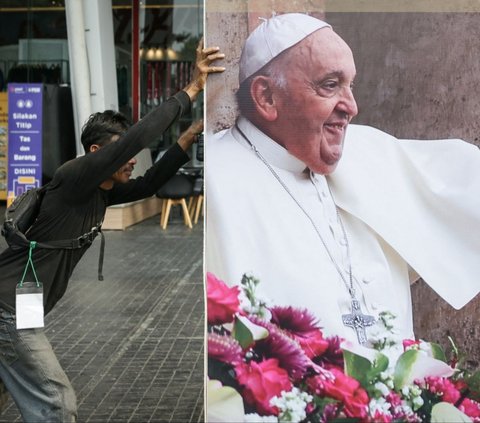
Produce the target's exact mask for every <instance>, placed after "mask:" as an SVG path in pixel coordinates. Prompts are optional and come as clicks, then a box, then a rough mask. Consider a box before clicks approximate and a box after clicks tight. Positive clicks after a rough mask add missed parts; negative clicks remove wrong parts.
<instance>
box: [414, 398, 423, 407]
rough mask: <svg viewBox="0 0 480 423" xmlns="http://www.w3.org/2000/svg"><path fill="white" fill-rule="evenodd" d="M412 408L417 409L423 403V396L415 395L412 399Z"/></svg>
mask: <svg viewBox="0 0 480 423" xmlns="http://www.w3.org/2000/svg"><path fill="white" fill-rule="evenodd" d="M412 403H413V409H414V410H418V409H419V408H420V407H421V406H422V405H423V398H422V397H415V398H413V400H412Z"/></svg>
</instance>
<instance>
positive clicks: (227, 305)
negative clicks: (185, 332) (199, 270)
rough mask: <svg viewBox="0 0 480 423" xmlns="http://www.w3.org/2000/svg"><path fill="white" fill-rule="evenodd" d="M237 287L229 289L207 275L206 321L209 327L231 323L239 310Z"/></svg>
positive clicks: (210, 274) (221, 282)
mask: <svg viewBox="0 0 480 423" xmlns="http://www.w3.org/2000/svg"><path fill="white" fill-rule="evenodd" d="M239 293H240V289H239V288H238V286H234V287H232V288H229V287H228V286H227V285H226V284H225V282H223V281H221V280H220V279H217V278H216V277H215V276H214V275H213V274H212V273H210V272H208V273H207V319H208V324H209V325H221V324H223V323H230V322H232V321H233V316H234V314H235V313H236V312H238V310H239V306H240V300H239V299H238V294H239Z"/></svg>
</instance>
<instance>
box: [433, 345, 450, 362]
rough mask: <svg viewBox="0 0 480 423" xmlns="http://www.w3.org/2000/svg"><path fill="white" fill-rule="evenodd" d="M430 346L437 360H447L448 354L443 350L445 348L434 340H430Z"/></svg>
mask: <svg viewBox="0 0 480 423" xmlns="http://www.w3.org/2000/svg"><path fill="white" fill-rule="evenodd" d="M430 347H431V348H432V356H433V358H436V359H437V360H441V361H443V362H444V363H446V362H447V356H446V355H445V352H444V351H443V348H442V347H441V346H440V345H438V344H435V343H434V342H430Z"/></svg>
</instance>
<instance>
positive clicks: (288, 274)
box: [205, 118, 480, 341]
mask: <svg viewBox="0 0 480 423" xmlns="http://www.w3.org/2000/svg"><path fill="white" fill-rule="evenodd" d="M238 125H239V127H240V128H241V130H242V132H244V134H245V135H246V136H247V137H248V139H249V140H250V141H251V142H252V143H253V144H254V145H255V146H256V148H257V149H258V150H259V152H260V153H261V155H262V156H263V157H264V158H265V159H266V161H267V162H268V163H269V164H270V165H271V166H272V168H273V170H274V172H275V173H276V174H277V175H278V177H279V178H280V179H281V180H282V181H283V183H284V184H285V185H286V187H287V189H288V190H289V191H290V192H291V194H292V195H293V196H294V197H295V199H296V201H298V203H299V204H300V205H301V206H299V205H298V204H297V203H296V201H294V200H293V199H292V198H291V196H290V194H289V193H288V192H287V190H286V189H285V188H284V187H283V186H282V185H281V184H280V183H279V182H278V180H277V179H276V178H275V176H274V175H273V173H272V172H271V171H270V170H269V169H268V167H267V166H266V165H265V164H264V163H263V162H262V161H261V160H260V159H259V158H258V156H257V155H256V154H255V153H254V152H253V150H252V149H251V147H250V146H249V145H248V143H247V142H246V141H245V140H244V139H243V137H242V136H241V135H240V133H239V131H238V130H237V129H236V128H231V129H229V130H226V131H222V132H220V133H218V134H216V135H215V136H211V137H209V139H208V142H207V154H206V162H205V181H206V206H207V208H206V210H207V223H206V225H207V227H206V229H207V232H206V233H207V238H206V269H207V271H209V272H212V273H214V274H215V275H216V276H217V277H219V278H220V279H222V280H224V281H225V282H226V283H227V284H229V285H236V284H239V283H240V280H241V277H242V275H243V274H244V273H250V274H252V275H254V276H255V277H257V278H259V279H260V286H259V294H260V295H261V296H262V297H264V298H267V299H269V300H270V302H271V304H273V305H285V306H287V305H291V306H297V307H302V308H307V309H309V310H310V311H312V312H313V313H314V314H315V315H316V316H317V317H318V318H319V320H320V324H321V326H323V328H324V332H325V333H327V334H331V335H333V334H335V335H339V336H342V337H344V338H346V339H350V340H352V341H356V339H357V337H356V334H355V332H354V331H353V330H352V329H351V328H347V327H345V326H344V325H343V323H342V315H344V314H348V313H350V312H351V298H350V295H349V293H348V290H347V287H346V284H345V282H344V281H343V280H342V279H341V278H340V276H339V273H338V271H337V269H336V268H335V266H334V265H333V264H332V259H331V258H330V257H329V255H328V254H327V252H326V248H325V246H324V245H323V243H322V241H321V240H320V237H319V235H318V234H317V232H316V231H315V229H314V227H313V225H312V222H311V221H310V220H309V218H307V216H306V215H305V213H304V212H306V213H307V214H308V215H309V216H310V218H311V219H313V221H314V222H315V225H316V226H317V228H318V230H319V232H320V234H321V236H322V238H323V240H324V242H325V243H326V245H327V247H328V249H329V251H330V254H331V255H332V257H333V258H334V260H335V262H336V263H337V264H338V265H339V266H340V268H341V269H342V270H343V271H344V273H345V274H348V269H349V260H348V255H347V248H346V242H345V238H344V236H343V232H342V228H341V223H340V222H339V218H338V216H337V211H336V208H335V203H336V205H337V206H338V215H339V216H340V219H341V221H342V222H343V225H344V228H345V231H346V234H347V242H348V245H349V249H350V257H351V265H352V273H353V282H354V286H355V289H356V297H357V299H358V300H359V301H360V304H361V308H362V311H363V313H365V314H369V315H373V316H375V317H378V314H379V313H380V312H381V311H391V312H393V313H394V314H396V315H397V319H396V326H397V329H398V330H399V332H400V336H401V337H403V338H412V337H413V322H412V303H411V296H410V281H409V276H408V274H409V267H411V268H412V269H414V270H415V271H416V272H417V273H418V274H419V275H420V276H421V277H422V278H423V279H424V280H425V281H426V282H427V283H428V284H429V285H430V286H431V287H432V288H433V289H434V290H435V291H436V292H437V293H438V294H439V295H440V296H441V297H442V298H444V299H445V300H446V301H447V302H449V303H450V304H451V305H452V306H453V307H455V308H457V309H458V308H461V307H463V306H464V305H465V304H466V303H467V302H468V301H470V300H471V299H472V298H473V297H474V296H475V295H476V294H477V293H478V291H479V287H480V278H479V277H480V259H479V252H480V235H479V228H480V177H479V175H480V150H479V149H478V148H476V147H475V146H473V145H471V144H468V143H466V142H463V141H461V140H437V141H435V142H428V141H414V140H397V139H396V138H394V137H392V136H390V135H388V134H386V133H384V132H381V131H379V130H377V129H374V128H371V127H367V126H360V125H350V126H349V127H348V130H347V135H346V139H345V146H344V153H343V157H342V159H341V160H340V163H339V165H338V167H337V169H336V170H335V172H334V173H333V174H332V175H329V176H327V177H325V176H322V175H319V174H315V173H313V172H311V171H309V170H308V169H306V167H305V164H304V163H303V162H301V161H300V160H298V159H297V158H295V157H293V156H292V155H290V154H289V153H288V152H287V151H286V150H285V149H284V148H283V147H281V146H280V145H278V144H277V143H275V142H274V141H272V140H271V139H270V138H268V137H267V136H266V135H265V134H263V133H262V132H261V131H259V130H258V129H257V128H256V127H255V126H253V125H252V124H251V123H250V122H248V121H247V120H246V119H244V118H240V119H239V121H238ZM299 142H301V140H300V139H299ZM330 190H331V193H330ZM334 201H335V203H334ZM302 209H303V210H302ZM347 281H348V277H347ZM426 306H428V305H426ZM432 318H435V314H434V313H433V310H432ZM369 330H371V328H367V336H368V332H369Z"/></svg>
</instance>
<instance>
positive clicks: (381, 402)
mask: <svg viewBox="0 0 480 423" xmlns="http://www.w3.org/2000/svg"><path fill="white" fill-rule="evenodd" d="M390 407H391V404H390V403H389V402H387V401H386V400H385V398H372V399H371V400H370V402H369V404H368V408H369V410H370V415H371V416H374V415H375V413H376V412H377V411H378V412H379V413H381V414H386V415H390Z"/></svg>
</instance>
